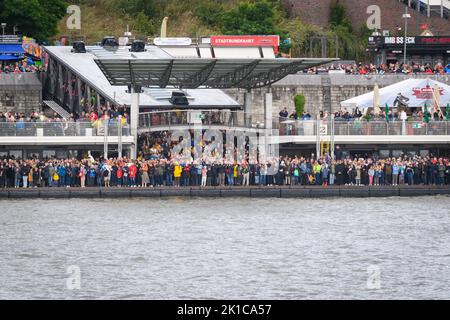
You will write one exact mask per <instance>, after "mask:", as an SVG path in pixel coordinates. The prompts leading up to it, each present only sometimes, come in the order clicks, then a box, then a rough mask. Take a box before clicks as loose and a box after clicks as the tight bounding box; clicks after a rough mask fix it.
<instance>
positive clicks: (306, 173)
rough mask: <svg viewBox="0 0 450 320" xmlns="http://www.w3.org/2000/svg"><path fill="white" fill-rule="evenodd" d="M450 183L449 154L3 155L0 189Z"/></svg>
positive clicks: (0, 163)
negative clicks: (258, 157)
mask: <svg viewBox="0 0 450 320" xmlns="http://www.w3.org/2000/svg"><path fill="white" fill-rule="evenodd" d="M444 184H446V185H449V184H450V159H449V158H447V157H446V158H442V157H441V158H437V157H433V156H425V157H420V156H414V157H408V156H402V157H399V158H395V157H394V158H385V159H381V158H370V157H366V158H360V157H357V158H350V157H345V158H344V157H342V152H340V150H339V149H338V150H337V152H336V159H332V158H331V157H329V156H328V155H326V156H324V157H322V158H320V159H318V160H315V159H313V158H307V157H302V156H294V157H288V156H286V157H280V158H276V159H273V160H271V161H264V162H258V161H251V160H250V161H247V160H243V161H239V162H236V161H235V162H226V161H215V162H211V163H210V162H204V161H201V160H200V161H197V160H194V161H192V160H191V161H184V160H177V159H176V158H173V159H167V158H164V157H159V158H158V157H156V158H150V159H145V158H141V157H140V158H139V159H137V160H130V159H127V158H120V159H117V158H111V159H99V160H94V158H93V157H92V156H90V157H88V158H86V159H84V160H77V159H64V160H61V159H44V160H39V159H26V160H21V159H1V160H0V188H31V187H35V188H36V187H143V188H145V187H161V186H174V187H182V186H184V187H187V186H201V187H206V186H250V185H252V186H274V185H278V186H298V185H302V186H312V185H315V186H324V187H326V186H328V185H341V186H342V185H355V186H362V185H367V186H381V185H392V186H397V185H444Z"/></svg>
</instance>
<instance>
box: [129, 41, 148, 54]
mask: <svg viewBox="0 0 450 320" xmlns="http://www.w3.org/2000/svg"><path fill="white" fill-rule="evenodd" d="M130 51H131V52H144V51H145V42H144V41H142V40H134V41H133V43H132V44H131V49H130Z"/></svg>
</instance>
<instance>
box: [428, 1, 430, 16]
mask: <svg viewBox="0 0 450 320" xmlns="http://www.w3.org/2000/svg"><path fill="white" fill-rule="evenodd" d="M427 17H428V18H429V17H430V0H427Z"/></svg>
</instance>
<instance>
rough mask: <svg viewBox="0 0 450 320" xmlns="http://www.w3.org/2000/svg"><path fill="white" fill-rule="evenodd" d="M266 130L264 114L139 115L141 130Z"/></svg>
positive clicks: (205, 111)
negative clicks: (213, 127) (201, 128)
mask: <svg viewBox="0 0 450 320" xmlns="http://www.w3.org/2000/svg"><path fill="white" fill-rule="evenodd" d="M196 125H202V126H225V127H243V128H264V115H263V114H250V113H245V112H242V111H229V110H218V111H216V110H182V111H156V112H147V113H141V114H139V128H140V129H142V128H160V129H161V130H170V129H175V128H177V127H180V126H192V127H194V126H196Z"/></svg>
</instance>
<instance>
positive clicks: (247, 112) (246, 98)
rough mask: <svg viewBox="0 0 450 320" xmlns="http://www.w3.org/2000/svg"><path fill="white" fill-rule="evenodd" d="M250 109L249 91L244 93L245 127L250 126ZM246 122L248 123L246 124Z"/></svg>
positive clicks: (250, 98)
mask: <svg viewBox="0 0 450 320" xmlns="http://www.w3.org/2000/svg"><path fill="white" fill-rule="evenodd" d="M251 107H252V92H251V90H250V89H249V90H248V91H247V92H245V93H244V121H245V125H251ZM247 120H248V121H250V123H247Z"/></svg>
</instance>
